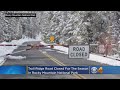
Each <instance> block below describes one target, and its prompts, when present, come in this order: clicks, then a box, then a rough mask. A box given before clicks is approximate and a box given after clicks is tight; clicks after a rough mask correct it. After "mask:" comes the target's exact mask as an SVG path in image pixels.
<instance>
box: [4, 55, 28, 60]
mask: <svg viewBox="0 0 120 90" xmlns="http://www.w3.org/2000/svg"><path fill="white" fill-rule="evenodd" d="M6 58H7V59H18V60H21V59H26V56H12V55H8V56H6Z"/></svg>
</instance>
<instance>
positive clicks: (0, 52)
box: [0, 37, 36, 65]
mask: <svg viewBox="0 0 120 90" xmlns="http://www.w3.org/2000/svg"><path fill="white" fill-rule="evenodd" d="M27 41H36V40H35V39H31V38H26V37H24V38H22V39H19V40H12V41H11V42H2V43H0V44H15V45H22V44H23V43H24V42H27ZM17 47H18V46H0V65H2V63H3V62H4V59H5V57H4V56H5V55H6V54H10V53H12V52H13V51H14V50H15V49H16V48H17ZM10 58H17V59H21V58H23V57H20V56H18V57H14V56H13V57H12V56H11V57H10Z"/></svg>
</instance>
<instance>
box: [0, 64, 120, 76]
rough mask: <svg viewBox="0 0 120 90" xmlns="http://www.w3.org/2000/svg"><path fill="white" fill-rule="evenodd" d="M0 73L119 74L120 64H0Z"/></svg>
mask: <svg viewBox="0 0 120 90" xmlns="http://www.w3.org/2000/svg"><path fill="white" fill-rule="evenodd" d="M1 74H8V75H12V74H17V75H18V74H27V75H50V74H52V75H70V74H120V66H34V65H29V66H19V65H13V66H0V75H1Z"/></svg>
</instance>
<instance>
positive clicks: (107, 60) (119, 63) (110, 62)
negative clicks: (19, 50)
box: [42, 42, 120, 66]
mask: <svg viewBox="0 0 120 90" xmlns="http://www.w3.org/2000/svg"><path fill="white" fill-rule="evenodd" d="M42 44H44V45H47V44H46V43H43V42H42ZM54 49H57V50H60V51H64V52H65V53H64V54H68V48H67V47H63V46H55V47H54ZM58 52H59V51H58ZM59 53H63V52H59ZM114 59H115V58H113V59H110V58H107V57H103V56H100V55H95V54H90V57H89V59H88V60H90V61H95V62H99V63H103V64H108V65H112V66H120V61H117V60H114Z"/></svg>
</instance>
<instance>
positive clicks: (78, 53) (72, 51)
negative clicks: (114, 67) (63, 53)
mask: <svg viewBox="0 0 120 90" xmlns="http://www.w3.org/2000/svg"><path fill="white" fill-rule="evenodd" d="M69 58H81V59H87V58H89V45H79V46H69Z"/></svg>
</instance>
